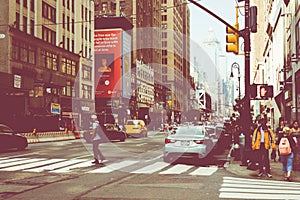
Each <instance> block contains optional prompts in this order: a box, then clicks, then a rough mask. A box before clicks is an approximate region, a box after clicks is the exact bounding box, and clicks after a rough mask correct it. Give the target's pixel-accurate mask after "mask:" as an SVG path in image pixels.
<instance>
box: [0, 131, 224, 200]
mask: <svg viewBox="0 0 300 200" xmlns="http://www.w3.org/2000/svg"><path fill="white" fill-rule="evenodd" d="M163 141H164V134H163V133H159V134H156V133H154V132H150V133H149V137H147V138H127V140H126V141H125V142H112V143H106V144H101V145H100V146H101V149H102V151H103V153H104V155H105V156H106V159H107V161H105V165H104V166H94V165H92V164H91V161H92V159H93V157H92V154H91V152H90V148H91V145H90V144H88V145H86V144H85V143H84V141H82V140H72V141H62V142H50V143H37V144H30V145H29V147H28V149H26V150H25V151H21V152H18V151H10V152H2V153H1V158H0V180H1V189H0V194H1V199H105V198H109V199H199V191H201V198H204V197H205V198H209V199H217V198H218V195H219V194H218V190H219V189H220V188H219V187H220V184H221V181H222V177H223V176H225V175H226V171H225V170H224V169H223V168H222V167H218V166H217V165H214V164H211V165H205V166H200V165H197V166H195V165H193V164H191V163H188V162H186V161H182V163H177V164H174V165H170V164H169V163H165V162H163V161H162V147H163ZM222 156H224V157H226V155H225V154H224V155H218V156H216V157H217V158H220V157H222ZM211 160H215V159H213V158H212V159H211ZM216 163H217V162H216ZM207 177H209V179H208V178H207ZM207 183H209V184H207ZM204 190H205V192H202V191H204Z"/></svg>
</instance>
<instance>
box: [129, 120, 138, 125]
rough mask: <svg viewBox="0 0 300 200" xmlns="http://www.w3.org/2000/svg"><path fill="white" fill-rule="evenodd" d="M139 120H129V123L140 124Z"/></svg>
mask: <svg viewBox="0 0 300 200" xmlns="http://www.w3.org/2000/svg"><path fill="white" fill-rule="evenodd" d="M138 123H139V121H138V120H133V121H128V122H127V125H138Z"/></svg>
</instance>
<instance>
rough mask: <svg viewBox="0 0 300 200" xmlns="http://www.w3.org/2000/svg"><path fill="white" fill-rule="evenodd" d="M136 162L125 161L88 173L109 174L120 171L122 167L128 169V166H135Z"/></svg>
mask: <svg viewBox="0 0 300 200" xmlns="http://www.w3.org/2000/svg"><path fill="white" fill-rule="evenodd" d="M137 162H138V161H133V160H125V161H122V162H120V163H113V164H110V165H109V166H105V167H102V168H99V169H95V170H92V171H89V172H88V173H110V172H112V171H116V170H120V169H122V168H124V167H128V166H130V165H133V164H136V163H137Z"/></svg>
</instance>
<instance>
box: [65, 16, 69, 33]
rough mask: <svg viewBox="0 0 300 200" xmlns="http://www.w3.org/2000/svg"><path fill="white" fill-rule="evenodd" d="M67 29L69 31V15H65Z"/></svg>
mask: <svg viewBox="0 0 300 200" xmlns="http://www.w3.org/2000/svg"><path fill="white" fill-rule="evenodd" d="M66 25H67V30H68V31H69V30H70V17H69V16H67V24H66Z"/></svg>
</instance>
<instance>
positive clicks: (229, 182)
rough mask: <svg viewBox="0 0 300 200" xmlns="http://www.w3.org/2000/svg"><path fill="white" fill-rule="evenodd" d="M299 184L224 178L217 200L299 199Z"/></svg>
mask: <svg viewBox="0 0 300 200" xmlns="http://www.w3.org/2000/svg"><path fill="white" fill-rule="evenodd" d="M299 187H300V183H295V182H289V183H287V182H284V181H273V180H260V179H246V178H234V177H224V178H223V184H222V186H221V189H220V194H219V198H224V199H273V200H276V199H300V190H299Z"/></svg>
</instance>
